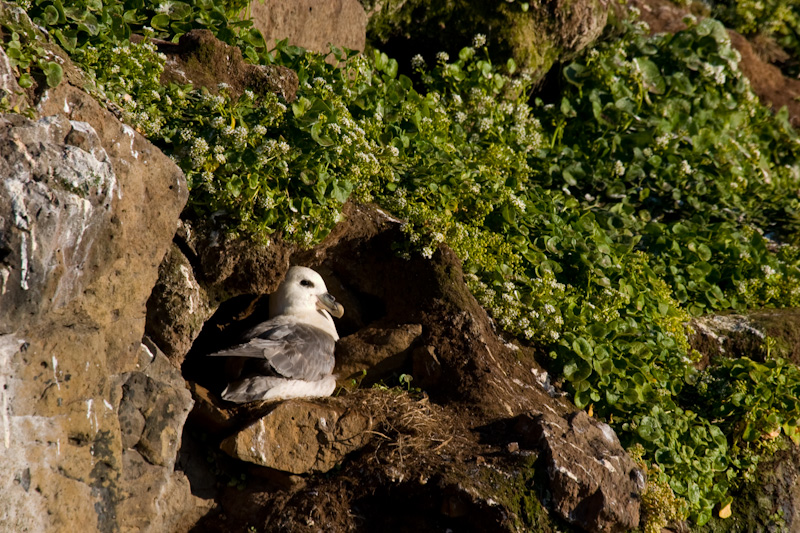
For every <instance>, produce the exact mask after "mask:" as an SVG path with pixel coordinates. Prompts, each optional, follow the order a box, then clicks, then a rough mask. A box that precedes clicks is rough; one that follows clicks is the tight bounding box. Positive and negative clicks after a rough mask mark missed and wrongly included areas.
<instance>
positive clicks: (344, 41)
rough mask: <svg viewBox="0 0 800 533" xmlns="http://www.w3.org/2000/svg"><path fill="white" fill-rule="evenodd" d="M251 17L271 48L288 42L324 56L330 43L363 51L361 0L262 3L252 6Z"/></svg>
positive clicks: (364, 28) (269, 0)
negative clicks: (276, 43)
mask: <svg viewBox="0 0 800 533" xmlns="http://www.w3.org/2000/svg"><path fill="white" fill-rule="evenodd" d="M250 14H251V16H252V17H253V24H254V25H255V27H256V28H257V29H258V30H260V31H261V33H262V35H264V38H265V39H266V41H267V45H268V46H269V47H270V48H271V47H272V45H273V43H274V42H275V41H276V40H281V39H289V44H291V45H295V46H302V47H303V48H306V49H308V50H313V51H315V52H321V53H323V54H327V53H328V52H329V51H330V50H329V48H328V45H329V44H332V45H334V46H338V47H344V48H349V49H351V50H361V51H363V50H364V45H365V42H366V33H367V15H366V13H365V12H364V8H363V7H362V6H361V4H360V3H359V2H358V0H292V1H288V2H287V1H286V0H265V1H261V0H259V1H253V2H251V3H250Z"/></svg>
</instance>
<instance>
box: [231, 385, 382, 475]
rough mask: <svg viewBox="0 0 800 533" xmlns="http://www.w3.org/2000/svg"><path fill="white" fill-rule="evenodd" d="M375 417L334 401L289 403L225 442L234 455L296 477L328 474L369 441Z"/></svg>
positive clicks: (283, 404) (284, 403) (293, 401)
mask: <svg viewBox="0 0 800 533" xmlns="http://www.w3.org/2000/svg"><path fill="white" fill-rule="evenodd" d="M370 427H371V424H370V419H369V418H368V417H367V416H365V415H363V414H361V413H360V412H358V411H355V410H345V409H342V408H340V407H338V406H337V404H336V403H335V402H334V401H331V402H329V403H324V404H323V403H312V402H308V401H298V400H290V401H286V402H282V403H279V404H278V405H277V406H276V407H275V409H274V410H272V411H270V412H269V413H268V414H266V415H265V416H263V417H262V418H260V419H259V420H258V421H256V422H255V423H253V424H252V425H250V426H248V427H246V428H244V429H243V430H241V431H240V432H238V433H236V434H235V435H232V436H231V437H228V438H227V439H225V440H224V441H222V445H221V448H222V450H223V451H225V452H226V453H227V454H229V455H230V456H231V457H235V458H237V459H241V460H242V461H247V462H250V463H255V464H257V465H261V466H266V467H269V468H274V469H276V470H282V471H284V472H290V473H293V474H307V473H321V472H327V471H329V470H330V469H331V468H333V467H334V466H336V464H337V463H339V462H341V461H342V459H344V457H345V455H347V454H348V453H350V452H352V451H355V450H357V449H359V448H361V447H362V446H363V445H364V444H366V443H367V441H368V440H369V438H370V434H369V433H368V430H369V429H370Z"/></svg>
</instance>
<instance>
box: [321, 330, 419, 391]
mask: <svg viewBox="0 0 800 533" xmlns="http://www.w3.org/2000/svg"><path fill="white" fill-rule="evenodd" d="M421 335H422V326H421V325H419V324H403V325H401V326H399V327H396V328H381V327H372V326H371V327H368V328H364V329H362V330H360V331H358V332H357V333H354V334H353V335H349V336H347V337H345V338H344V339H342V340H340V341H339V342H338V344H337V345H336V369H335V370H334V372H335V373H336V374H337V375H338V376H339V382H340V383H343V384H345V385H346V384H347V380H348V379H355V380H356V381H358V382H360V383H361V384H362V385H365V386H368V385H370V384H372V383H375V382H376V381H378V380H380V379H382V378H384V377H386V376H388V375H390V374H391V373H392V372H396V371H398V370H400V369H401V368H403V367H404V366H408V361H409V357H410V356H411V349H412V347H413V345H414V343H415V342H416V340H417V339H418V338H419V337H420V336H421Z"/></svg>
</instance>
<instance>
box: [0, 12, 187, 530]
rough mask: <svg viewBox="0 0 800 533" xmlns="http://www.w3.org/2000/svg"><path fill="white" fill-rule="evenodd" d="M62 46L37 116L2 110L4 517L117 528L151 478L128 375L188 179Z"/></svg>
mask: <svg viewBox="0 0 800 533" xmlns="http://www.w3.org/2000/svg"><path fill="white" fill-rule="evenodd" d="M8 13H9V11H8V7H7V5H6V4H2V3H0V18H3V17H5V16H8ZM14 13H15V14H14V15H13V16H15V17H17V18H20V19H22V18H25V14H24V12H19V11H18V10H17V11H15V12H14ZM27 24H29V25H30V21H29V20H28V21H27ZM49 46H51V45H47V46H46V47H49ZM57 55H59V57H61V58H62V60H63V61H64V64H63V68H64V72H65V76H64V81H63V82H62V84H61V85H59V86H58V87H56V88H41V87H39V88H37V91H36V93H35V96H36V100H35V101H30V103H31V105H32V107H33V109H34V110H35V111H36V113H38V118H37V119H35V120H29V119H26V118H22V117H20V116H18V115H0V137H2V140H0V151H1V152H2V157H0V175H1V176H3V179H2V183H0V385H2V386H0V396H2V398H0V406H2V417H0V426H2V432H0V447H2V449H3V452H2V460H1V461H2V467H3V470H4V471H6V472H9V473H12V475H10V476H4V478H3V479H2V480H0V510H2V511H0V512H1V513H2V518H0V521H2V523H3V529H6V530H8V531H37V532H44V533H48V532H56V531H64V530H65V528H66V529H69V530H71V531H72V530H78V531H84V532H86V533H91V532H94V531H114V530H118V529H120V526H121V521H122V516H121V515H120V512H119V506H120V502H121V500H122V495H123V494H124V493H126V492H130V493H132V492H136V491H137V490H138V488H137V486H136V481H135V479H134V478H133V477H131V476H129V475H128V473H127V472H126V471H125V463H124V461H123V438H122V431H121V429H120V419H119V412H118V408H119V405H120V401H121V398H122V384H123V382H124V381H125V380H126V379H127V376H128V373H130V372H135V371H136V370H137V369H136V363H137V361H138V360H139V357H138V355H139V352H140V350H141V341H142V336H143V332H144V321H145V302H146V301H147V298H148V296H149V294H150V291H151V290H152V287H153V285H154V284H155V280H156V277H157V274H158V264H159V263H160V262H161V259H162V258H163V256H164V253H165V252H166V250H167V249H168V247H169V243H170V242H171V240H172V237H173V235H174V233H175V227H176V221H177V218H178V216H179V214H180V212H181V210H182V208H183V206H184V204H185V202H186V199H187V197H188V191H187V188H186V182H185V178H184V176H183V173H182V172H181V171H180V169H178V167H177V166H176V165H175V164H174V163H173V162H172V161H171V160H170V159H169V158H167V157H166V156H164V155H163V154H162V153H161V152H160V151H159V150H158V149H156V148H155V147H154V146H153V145H152V144H150V143H149V142H147V141H146V140H145V139H144V138H143V137H142V136H141V135H139V134H138V133H136V132H135V131H134V130H133V129H131V128H129V127H127V126H124V125H123V124H121V123H120V122H119V121H117V120H116V119H115V118H114V116H113V115H111V114H110V113H109V112H108V111H106V110H105V109H103V108H102V107H101V106H100V105H99V104H98V103H97V102H96V101H95V100H93V99H92V98H91V97H90V96H89V95H88V94H87V93H86V92H84V91H83V90H81V89H78V88H77V87H75V86H74V85H72V82H73V81H74V80H76V79H79V78H81V76H79V75H78V74H76V72H77V71H76V69H75V67H74V66H73V65H72V64H71V63H70V62H69V60H68V59H66V58H65V57H66V56H65V55H63V52H60V53H59V54H57ZM31 94H32V93H28V94H27V96H28V97H29V98H30V97H31ZM146 421H147V417H145V422H146ZM136 431H138V423H133V424H132V425H131V434H134V433H135V432H136ZM145 431H146V430H145ZM178 431H179V430H178ZM158 468H162V467H158ZM162 473H163V474H164V475H172V474H173V472H172V470H171V469H169V468H163V469H162ZM175 475H178V474H175ZM15 478H17V479H18V481H15ZM191 505H192V507H194V503H193V502H192V503H191Z"/></svg>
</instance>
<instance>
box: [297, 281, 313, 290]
mask: <svg viewBox="0 0 800 533" xmlns="http://www.w3.org/2000/svg"><path fill="white" fill-rule="evenodd" d="M300 285H302V286H303V287H308V288H310V289H313V288H314V282H313V281H309V280H307V279H304V280H303V281H301V282H300Z"/></svg>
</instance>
